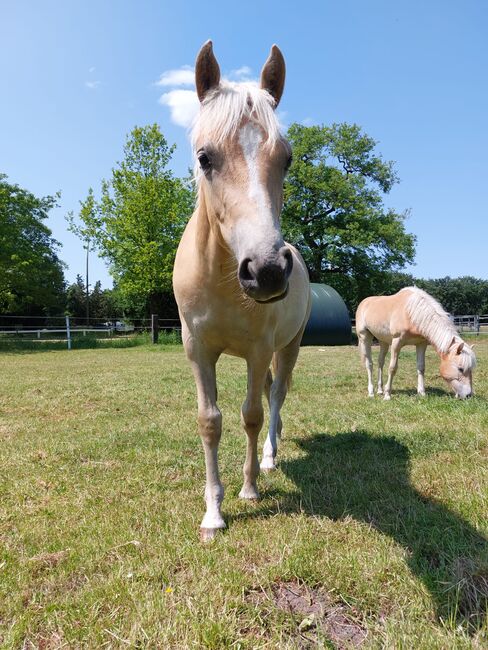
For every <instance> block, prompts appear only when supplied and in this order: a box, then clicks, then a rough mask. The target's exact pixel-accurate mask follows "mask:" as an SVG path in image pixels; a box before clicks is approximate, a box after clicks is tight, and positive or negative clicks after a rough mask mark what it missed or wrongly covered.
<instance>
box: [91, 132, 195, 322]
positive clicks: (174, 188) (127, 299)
mask: <svg viewBox="0 0 488 650" xmlns="http://www.w3.org/2000/svg"><path fill="white" fill-rule="evenodd" d="M174 150H175V146H174V145H173V146H171V147H170V146H169V145H168V143H167V141H166V139H165V137H164V136H163V134H162V133H161V131H160V129H159V127H158V126H157V125H156V124H153V125H151V126H145V127H136V128H134V129H133V130H132V132H131V133H130V135H129V136H128V138H127V140H126V144H125V147H124V160H123V161H122V162H120V163H118V164H117V166H116V167H115V168H114V169H113V170H112V177H111V180H110V181H106V180H104V181H102V189H101V199H100V201H99V202H98V203H97V202H95V201H94V199H93V194H92V193H91V192H90V193H89V194H88V197H87V199H86V201H84V202H82V209H81V212H80V215H79V217H80V220H81V222H82V224H83V225H82V227H81V228H79V233H80V235H81V236H82V238H83V239H84V240H85V241H87V240H90V241H91V242H92V243H93V244H94V245H95V246H96V247H97V248H98V250H99V252H100V255H101V256H102V257H104V258H105V259H107V260H108V262H109V264H110V270H111V273H112V275H113V277H114V280H115V282H116V285H117V288H118V291H119V292H120V295H121V299H122V301H123V302H124V303H125V304H126V305H127V306H130V311H132V312H133V313H137V312H139V313H140V312H143V311H146V312H148V311H153V312H159V313H162V311H161V307H162V305H163V304H164V300H165V299H167V294H168V293H170V294H171V292H172V288H171V277H172V270H173V262H174V257H175V254H176V248H177V246H178V242H179V240H180V237H181V233H182V231H183V227H184V225H185V223H186V219H187V217H188V216H189V214H190V213H191V211H192V208H193V202H194V195H193V192H192V190H191V189H190V186H189V183H187V182H185V181H184V180H181V179H179V178H175V177H174V176H173V174H172V172H171V171H170V170H168V169H167V165H168V163H169V161H170V159H171V156H172V154H173V152H174Z"/></svg>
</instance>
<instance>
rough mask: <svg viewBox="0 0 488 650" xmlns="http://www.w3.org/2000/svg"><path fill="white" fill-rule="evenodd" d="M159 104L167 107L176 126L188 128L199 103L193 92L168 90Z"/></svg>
mask: <svg viewBox="0 0 488 650" xmlns="http://www.w3.org/2000/svg"><path fill="white" fill-rule="evenodd" d="M159 103H160V104H163V106H169V109H170V111H171V120H172V121H173V122H174V123H175V124H178V126H184V127H189V126H191V124H192V123H193V120H194V118H195V117H196V115H197V113H198V108H199V101H198V97H197V94H196V92H195V91H194V90H182V89H177V90H170V91H169V92H167V93H164V95H161V97H160V98H159Z"/></svg>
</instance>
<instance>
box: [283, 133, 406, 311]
mask: <svg viewBox="0 0 488 650" xmlns="http://www.w3.org/2000/svg"><path fill="white" fill-rule="evenodd" d="M287 137H288V140H289V141H290V143H291V145H292V148H293V163H292V165H291V168H290V170H289V173H288V176H287V179H286V181H285V187H284V201H285V203H284V209H283V220H282V221H283V231H284V234H285V237H286V238H287V239H288V240H289V241H291V242H293V243H295V244H296V245H297V246H298V248H299V250H300V252H301V253H302V255H303V257H304V259H305V262H306V264H307V267H308V269H309V272H310V278H311V280H312V281H313V282H325V283H327V284H330V285H332V286H334V287H335V288H336V289H337V290H338V291H339V293H340V294H341V295H342V296H343V298H344V300H345V301H346V303H347V304H348V306H349V308H350V309H351V311H353V310H354V309H355V307H356V306H357V304H358V303H359V301H360V300H362V298H363V297H365V296H367V295H371V294H372V293H375V290H376V292H378V289H379V288H381V287H382V285H384V284H385V282H387V275H388V273H389V272H391V271H398V270H400V269H402V268H403V267H404V266H405V265H406V264H407V263H409V262H412V261H413V258H414V253H415V237H414V236H413V235H411V234H408V233H407V232H406V231H405V226H404V221H405V217H406V214H405V213H403V214H399V213H397V212H395V211H394V210H392V209H390V208H385V206H384V204H383V196H384V195H385V194H387V193H388V192H389V191H390V190H391V188H392V186H393V185H394V183H396V182H397V177H396V174H395V171H394V168H393V163H392V162H385V161H384V160H383V159H382V158H381V156H379V155H378V154H376V153H375V146H376V143H375V141H374V140H372V139H371V138H370V137H368V136H367V135H365V134H364V133H362V132H361V129H360V128H359V127H358V126H356V125H349V124H333V125H332V126H330V127H327V126H311V127H306V126H303V125H300V124H292V125H291V126H290V128H289V129H288V133H287Z"/></svg>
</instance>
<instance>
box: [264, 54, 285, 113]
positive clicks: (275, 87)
mask: <svg viewBox="0 0 488 650" xmlns="http://www.w3.org/2000/svg"><path fill="white" fill-rule="evenodd" d="M285 73H286V66H285V59H284V58H283V54H282V53H281V50H280V48H279V47H278V46H277V45H273V47H272V48H271V52H270V53H269V56H268V59H267V61H266V63H265V64H264V66H263V69H262V71H261V88H263V89H264V90H267V91H268V92H269V94H270V95H271V96H272V97H273V99H274V100H275V108H276V107H277V106H278V104H279V103H280V99H281V95H282V94H283V88H284V87H285Z"/></svg>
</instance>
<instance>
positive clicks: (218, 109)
mask: <svg viewBox="0 0 488 650" xmlns="http://www.w3.org/2000/svg"><path fill="white" fill-rule="evenodd" d="M274 106H275V102H274V99H273V97H272V96H271V95H270V94H269V93H268V91H267V90H263V89H262V88H260V87H259V86H258V85H257V84H256V83H252V82H243V83H232V82H230V81H221V82H220V84H219V86H218V87H217V88H216V89H215V90H212V91H210V92H209V93H208V94H207V96H206V97H205V99H204V101H203V102H202V104H201V105H200V111H199V113H198V115H197V117H196V119H195V121H194V123H193V127H192V130H191V143H192V148H193V151H194V153H195V149H196V146H197V142H206V141H211V142H212V143H214V144H216V145H219V144H222V143H223V142H224V141H225V140H227V139H228V138H232V137H233V136H234V135H235V134H236V133H237V130H238V129H239V127H240V126H241V124H242V122H243V121H244V120H250V121H252V122H254V123H256V124H259V126H261V127H262V129H263V131H264V133H265V135H266V143H267V144H268V145H269V146H270V147H271V148H272V147H274V145H275V144H276V143H277V142H279V141H280V140H282V138H283V136H282V134H281V131H280V124H279V121H278V118H277V117H276V112H275V110H274ZM195 171H196V174H195V176H196V178H197V179H198V178H199V176H200V175H199V173H198V166H197V165H196V166H195Z"/></svg>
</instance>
